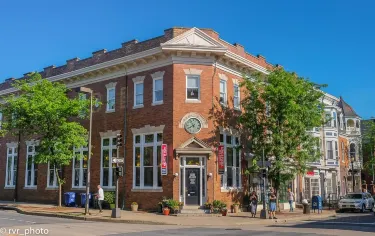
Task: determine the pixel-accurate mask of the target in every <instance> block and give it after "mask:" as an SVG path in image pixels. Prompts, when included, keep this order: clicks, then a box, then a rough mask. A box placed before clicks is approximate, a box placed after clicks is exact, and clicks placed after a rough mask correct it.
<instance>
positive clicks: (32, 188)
mask: <svg viewBox="0 0 375 236" xmlns="http://www.w3.org/2000/svg"><path fill="white" fill-rule="evenodd" d="M23 189H30V190H36V189H37V186H25V187H24V188H23Z"/></svg>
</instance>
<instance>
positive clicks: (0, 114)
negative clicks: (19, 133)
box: [0, 112, 3, 130]
mask: <svg viewBox="0 0 375 236" xmlns="http://www.w3.org/2000/svg"><path fill="white" fill-rule="evenodd" d="M2 127H3V113H2V112H0V130H1V128H2Z"/></svg>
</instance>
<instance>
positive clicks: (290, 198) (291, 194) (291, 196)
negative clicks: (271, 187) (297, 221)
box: [288, 189, 294, 212]
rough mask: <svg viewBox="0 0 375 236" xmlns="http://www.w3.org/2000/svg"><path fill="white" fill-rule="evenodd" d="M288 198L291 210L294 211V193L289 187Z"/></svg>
mask: <svg viewBox="0 0 375 236" xmlns="http://www.w3.org/2000/svg"><path fill="white" fill-rule="evenodd" d="M288 200H289V212H293V211H294V208H293V202H294V193H293V192H292V191H291V190H290V189H288Z"/></svg>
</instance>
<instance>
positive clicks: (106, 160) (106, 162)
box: [100, 137, 117, 188]
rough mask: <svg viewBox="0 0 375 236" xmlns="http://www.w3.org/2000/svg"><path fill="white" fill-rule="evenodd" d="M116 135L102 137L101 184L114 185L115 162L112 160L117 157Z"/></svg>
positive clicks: (111, 186)
mask: <svg viewBox="0 0 375 236" xmlns="http://www.w3.org/2000/svg"><path fill="white" fill-rule="evenodd" d="M116 142H117V139H116V137H108V138H102V161H101V172H100V173H101V175H100V177H101V179H100V182H101V185H102V186H103V187H108V188H113V187H115V184H116V182H115V179H116V178H115V175H116V171H115V170H116V164H115V163H112V160H113V159H114V158H116V157H117V146H116Z"/></svg>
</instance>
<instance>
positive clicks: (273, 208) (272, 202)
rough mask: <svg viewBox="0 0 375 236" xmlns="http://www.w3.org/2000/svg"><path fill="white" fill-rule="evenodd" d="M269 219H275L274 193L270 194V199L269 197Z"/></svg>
mask: <svg viewBox="0 0 375 236" xmlns="http://www.w3.org/2000/svg"><path fill="white" fill-rule="evenodd" d="M270 212H271V214H270V217H269V218H270V219H272V218H273V219H277V218H276V195H275V193H272V194H271V197H270Z"/></svg>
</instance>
